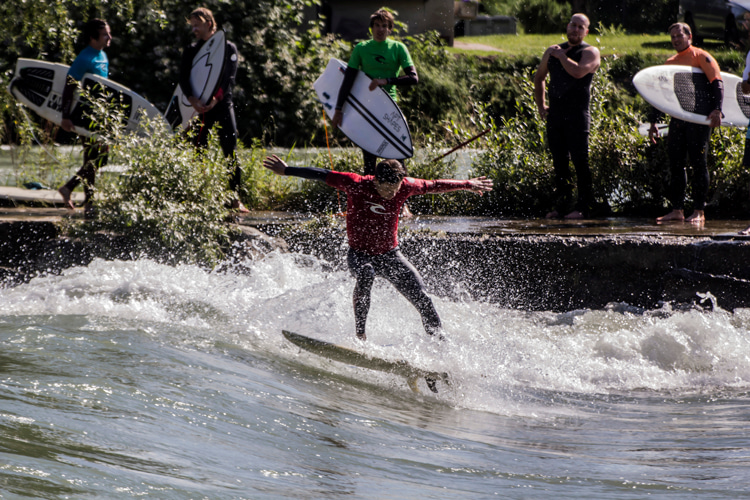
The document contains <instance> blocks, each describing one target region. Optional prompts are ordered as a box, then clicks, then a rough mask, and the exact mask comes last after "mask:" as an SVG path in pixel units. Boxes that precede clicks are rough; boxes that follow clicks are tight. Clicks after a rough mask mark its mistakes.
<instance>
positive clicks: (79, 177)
mask: <svg viewBox="0 0 750 500" xmlns="http://www.w3.org/2000/svg"><path fill="white" fill-rule="evenodd" d="M83 38H84V40H86V44H87V45H86V47H85V48H84V49H83V50H82V51H81V52H80V53H79V54H78V56H77V57H76V58H75V60H74V61H73V64H71V65H70V69H69V70H68V78H67V81H66V83H65V89H64V90H63V94H62V122H61V126H62V128H63V130H65V131H66V132H73V131H74V130H75V126H74V125H73V121H72V120H71V112H72V107H73V106H72V105H73V97H74V94H75V90H76V88H78V82H79V81H81V79H82V78H83V75H84V74H86V73H91V74H92V75H99V76H102V77H104V78H107V77H109V59H108V58H107V54H106V53H105V52H104V49H106V48H107V47H109V44H110V42H111V41H112V31H111V29H110V27H109V24H107V21H105V20H103V19H90V20H89V21H88V22H87V23H86V24H85V25H84V26H83ZM108 153H109V146H107V145H106V144H104V143H103V142H101V141H98V140H97V139H95V138H85V139H83V166H82V167H81V168H80V169H79V170H78V172H76V174H75V175H74V176H73V177H72V178H71V179H70V180H69V181H68V182H67V183H65V185H63V186H62V187H61V188H60V189H58V190H57V191H58V192H59V193H60V196H61V197H62V199H63V204H64V205H65V207H66V208H68V209H70V210H75V205H73V202H72V201H71V199H70V194H71V193H72V192H73V190H74V189H75V188H76V187H77V186H78V185H79V184H81V182H83V192H84V196H85V198H84V205H83V206H84V214H85V215H87V216H90V215H91V214H92V213H93V199H94V182H95V181H96V172H97V171H98V170H99V168H101V167H102V166H104V165H106V164H107V160H108V159H109V155H108Z"/></svg>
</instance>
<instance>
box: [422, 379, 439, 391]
mask: <svg viewBox="0 0 750 500" xmlns="http://www.w3.org/2000/svg"><path fill="white" fill-rule="evenodd" d="M424 381H425V382H427V387H429V388H430V390H431V391H432V392H434V393H436V394H437V391H438V390H437V385H436V384H437V379H435V378H434V377H432V376H429V375H428V376H427V377H425V378H424Z"/></svg>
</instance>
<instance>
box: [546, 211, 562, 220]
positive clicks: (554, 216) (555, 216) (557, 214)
mask: <svg viewBox="0 0 750 500" xmlns="http://www.w3.org/2000/svg"><path fill="white" fill-rule="evenodd" d="M544 218H545V219H558V218H560V212H558V211H557V210H553V211H551V212H547V215H545V216H544Z"/></svg>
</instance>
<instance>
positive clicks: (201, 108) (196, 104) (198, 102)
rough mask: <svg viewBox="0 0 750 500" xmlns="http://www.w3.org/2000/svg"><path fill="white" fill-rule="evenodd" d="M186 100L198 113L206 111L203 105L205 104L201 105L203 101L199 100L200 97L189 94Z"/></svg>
mask: <svg viewBox="0 0 750 500" xmlns="http://www.w3.org/2000/svg"><path fill="white" fill-rule="evenodd" d="M188 101H190V105H191V106H192V107H193V109H195V110H196V111H197V112H198V113H205V112H206V111H208V110H207V109H206V107H205V106H204V105H203V103H202V102H201V100H200V99H198V98H197V97H195V96H193V95H191V96H190V97H188Z"/></svg>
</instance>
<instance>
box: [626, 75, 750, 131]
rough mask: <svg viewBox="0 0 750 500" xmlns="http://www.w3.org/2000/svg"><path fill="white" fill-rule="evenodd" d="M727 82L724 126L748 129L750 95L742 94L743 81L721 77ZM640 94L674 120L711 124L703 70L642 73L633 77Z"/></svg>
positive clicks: (734, 77)
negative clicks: (709, 122) (708, 117)
mask: <svg viewBox="0 0 750 500" xmlns="http://www.w3.org/2000/svg"><path fill="white" fill-rule="evenodd" d="M721 79H722V80H723V81H724V103H723V106H722V109H721V111H722V113H724V118H722V121H721V124H722V125H724V126H729V127H747V125H748V122H749V121H750V95H748V96H746V95H744V94H743V93H742V88H741V84H742V79H741V78H740V77H739V76H736V75H732V74H730V73H721ZM633 85H635V88H636V89H637V90H638V93H640V94H641V96H642V97H643V98H644V99H645V100H646V101H647V102H648V103H649V104H651V105H652V106H653V107H655V108H656V109H658V110H659V111H662V112H664V113H666V114H668V115H670V116H673V117H675V118H679V119H680V120H685V121H687V122H691V123H699V124H701V125H706V124H707V118H706V117H707V116H708V114H709V113H710V112H711V111H712V109H711V106H710V105H711V98H710V95H711V93H710V89H709V82H708V78H706V75H705V73H703V71H701V70H700V68H693V67H690V66H678V65H669V64H665V65H661V66H652V67H650V68H646V69H643V70H641V71H639V72H638V73H637V74H636V75H635V76H634V77H633Z"/></svg>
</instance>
